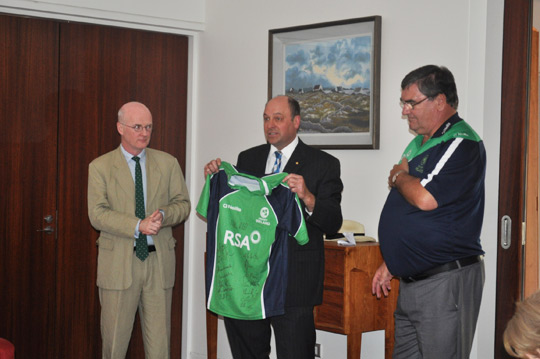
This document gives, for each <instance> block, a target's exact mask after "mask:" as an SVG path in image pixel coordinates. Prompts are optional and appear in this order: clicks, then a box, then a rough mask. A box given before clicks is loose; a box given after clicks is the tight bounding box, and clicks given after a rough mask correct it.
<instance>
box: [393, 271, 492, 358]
mask: <svg viewBox="0 0 540 359" xmlns="http://www.w3.org/2000/svg"><path fill="white" fill-rule="evenodd" d="M484 279H485V273H484V262H483V261H481V262H479V263H475V264H472V265H470V266H466V267H463V268H460V269H455V270H452V271H448V272H444V273H440V274H437V275H434V276H432V277H429V278H427V279H424V280H421V281H417V282H412V283H405V282H404V281H401V283H400V287H399V296H398V302H397V308H396V311H395V313H394V319H395V344H394V353H393V358H394V359H402V358H403V359H414V358H423V359H445V358H448V359H467V358H469V355H470V352H471V347H472V342H473V338H474V332H475V329H476V321H477V319H478V312H479V310H480V302H481V301H482V291H483V288H484Z"/></svg>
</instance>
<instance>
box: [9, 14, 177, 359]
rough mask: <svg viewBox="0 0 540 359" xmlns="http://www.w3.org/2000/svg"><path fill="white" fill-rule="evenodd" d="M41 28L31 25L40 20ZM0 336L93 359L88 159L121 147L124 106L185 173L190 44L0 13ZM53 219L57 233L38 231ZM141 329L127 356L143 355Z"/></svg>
mask: <svg viewBox="0 0 540 359" xmlns="http://www.w3.org/2000/svg"><path fill="white" fill-rule="evenodd" d="M35 24H37V25H35ZM0 34H1V35H0V66H1V68H0V74H1V75H0V76H1V77H0V83H1V85H0V89H1V90H0V101H2V102H1V105H2V106H1V110H0V115H1V118H0V121H2V122H1V124H2V126H3V127H2V128H3V129H4V135H5V136H3V140H1V143H2V145H1V147H0V149H1V150H2V151H1V153H2V154H3V156H4V157H5V159H6V160H3V161H0V163H1V164H2V165H1V167H0V169H1V170H2V172H1V173H4V174H7V175H4V176H0V177H1V178H2V180H1V182H0V183H1V184H3V185H4V188H6V190H5V191H4V193H5V200H4V199H3V200H2V202H1V203H2V213H0V214H1V216H0V217H1V219H0V226H1V228H2V229H1V231H2V232H1V233H2V234H1V237H0V255H2V258H7V259H6V260H4V259H2V260H0V270H1V271H0V290H1V292H0V293H1V295H0V308H2V309H0V336H2V337H5V338H8V339H10V340H11V341H12V342H13V343H14V344H15V346H16V353H17V359H26V358H28V359H34V358H88V359H93V358H99V357H101V334H100V329H99V322H100V307H99V298H98V294H97V293H98V291H97V288H96V258H97V249H96V243H95V241H96V239H97V236H98V233H97V232H96V231H95V230H94V229H93V228H92V227H91V225H90V222H89V220H88V213H87V201H86V193H87V177H88V164H89V162H90V161H91V160H93V159H94V158H96V157H98V156H99V155H101V154H104V153H105V152H107V151H110V150H112V149H114V148H116V147H117V146H118V145H119V142H120V138H119V136H118V134H117V131H116V125H115V122H116V115H117V112H118V109H119V108H120V106H121V105H122V104H124V103H125V102H128V101H131V100H137V101H141V102H143V103H145V104H146V105H147V106H148V107H149V108H150V110H151V111H152V113H153V117H154V125H155V131H154V133H153V136H152V141H151V144H150V146H151V147H153V148H157V149H162V150H164V151H167V152H169V153H171V154H173V155H174V156H176V157H177V158H178V160H179V162H180V165H181V167H182V169H183V170H185V139H186V103H187V100H186V99H187V93H186V91H187V51H188V41H187V38H186V37H183V36H176V35H169V34H161V33H152V32H147V31H137V30H128V29H120V28H113V27H103V26H95V25H84V24H74V23H61V22H56V21H47V20H32V19H23V18H17V17H0ZM49 213H52V214H53V221H52V223H51V226H52V227H53V229H54V230H55V232H53V234H52V235H48V234H45V233H44V232H37V230H39V229H42V228H43V226H45V225H46V223H45V221H44V220H43V218H44V217H45V216H46V215H47V214H49ZM174 235H175V238H176V239H177V240H178V245H177V252H176V254H177V275H176V278H177V280H176V285H175V289H174V294H173V316H172V340H171V351H172V353H171V354H172V355H171V357H172V358H180V357H181V336H182V333H181V330H182V328H181V325H182V277H183V273H182V268H183V226H179V227H177V228H176V229H175V230H174ZM143 353H144V350H143V348H142V339H141V334H140V327H139V325H138V322H137V326H136V328H135V330H134V336H133V339H132V342H131V345H130V349H129V353H128V358H143V357H144V354H143Z"/></svg>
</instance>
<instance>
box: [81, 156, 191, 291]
mask: <svg viewBox="0 0 540 359" xmlns="http://www.w3.org/2000/svg"><path fill="white" fill-rule="evenodd" d="M146 178H147V186H146V191H147V202H148V203H147V204H146V215H147V216H148V215H150V214H152V213H153V212H154V211H155V210H156V209H160V210H162V211H163V212H164V213H165V216H164V219H163V224H162V228H161V230H160V231H159V233H158V234H157V235H154V236H152V238H153V240H154V244H155V246H156V252H157V258H158V263H159V268H160V275H161V284H162V285H163V288H164V289H167V288H172V287H173V286H174V276H175V265H176V258H175V245H176V240H175V239H174V238H173V236H172V226H174V225H176V224H179V223H181V222H182V221H184V220H185V219H186V218H187V217H188V215H189V212H190V208H191V204H190V201H189V194H188V190H187V187H186V183H185V180H184V176H183V174H182V170H181V168H180V165H179V164H178V161H177V160H176V158H174V157H173V156H171V155H169V154H167V153H165V152H161V151H157V150H153V149H150V148H147V149H146ZM88 216H89V218H90V222H91V223H92V226H94V228H96V229H97V230H98V231H100V232H101V233H100V236H99V239H98V266H97V285H98V287H100V288H104V289H116V290H122V289H126V288H129V287H130V286H131V282H132V260H133V246H134V241H135V228H136V226H137V222H138V220H139V219H138V218H137V217H136V216H135V184H134V183H133V177H132V176H131V172H130V171H129V167H128V164H127V162H126V159H125V157H124V155H123V153H122V150H121V149H120V147H118V148H117V149H116V150H114V151H111V152H109V153H106V154H105V155H103V156H101V157H98V158H96V159H95V160H94V161H92V162H91V163H90V165H89V169H88Z"/></svg>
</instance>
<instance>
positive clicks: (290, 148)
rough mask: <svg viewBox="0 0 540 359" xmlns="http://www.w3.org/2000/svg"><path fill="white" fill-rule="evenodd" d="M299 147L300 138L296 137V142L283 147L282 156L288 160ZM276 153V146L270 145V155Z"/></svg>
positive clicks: (293, 141)
mask: <svg viewBox="0 0 540 359" xmlns="http://www.w3.org/2000/svg"><path fill="white" fill-rule="evenodd" d="M297 145H298V136H296V137H295V138H294V140H292V142H291V143H289V144H288V145H287V146H285V147H283V149H282V150H281V154H282V156H285V158H287V159H288V158H291V156H292V153H293V152H294V150H295V149H296V146H297ZM275 151H278V149H277V148H276V146H274V145H270V153H274V152H275Z"/></svg>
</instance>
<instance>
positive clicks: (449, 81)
mask: <svg viewBox="0 0 540 359" xmlns="http://www.w3.org/2000/svg"><path fill="white" fill-rule="evenodd" d="M413 84H416V85H417V86H418V90H420V92H421V93H423V94H424V95H426V96H427V97H428V98H429V99H431V100H432V99H434V98H435V97H436V96H437V95H438V94H443V95H445V96H446V103H447V104H449V105H450V106H452V107H453V108H454V109H456V110H457V108H458V103H459V99H458V94H457V88H456V82H455V81H454V75H452V73H451V72H450V70H448V69H447V68H446V67H444V66H436V65H426V66H422V67H419V68H417V69H416V70H413V71H411V72H409V73H408V74H407V76H405V78H403V81H401V89H402V90H405V89H406V88H407V87H409V86H411V85H413Z"/></svg>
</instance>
